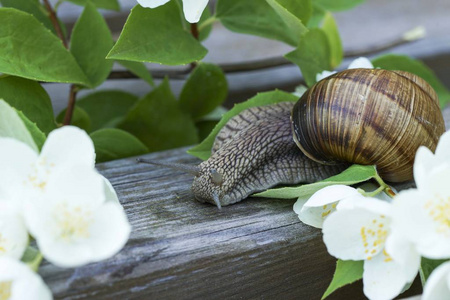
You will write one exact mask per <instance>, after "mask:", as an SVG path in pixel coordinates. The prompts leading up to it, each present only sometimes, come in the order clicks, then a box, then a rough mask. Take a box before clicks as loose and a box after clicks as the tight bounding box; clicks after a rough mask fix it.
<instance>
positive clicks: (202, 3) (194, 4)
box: [137, 0, 208, 23]
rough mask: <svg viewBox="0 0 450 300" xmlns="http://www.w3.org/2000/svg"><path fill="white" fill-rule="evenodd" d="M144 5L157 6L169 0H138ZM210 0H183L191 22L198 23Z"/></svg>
mask: <svg viewBox="0 0 450 300" xmlns="http://www.w3.org/2000/svg"><path fill="white" fill-rule="evenodd" d="M137 2H138V3H139V4H140V5H141V6H142V7H150V8H155V7H158V6H160V5H163V4H166V3H167V2H169V0H137ZM207 4H208V0H183V12H184V17H185V18H186V20H187V21H188V22H189V23H197V22H198V21H199V20H200V17H201V16H202V13H203V11H204V10H205V7H206V5H207Z"/></svg>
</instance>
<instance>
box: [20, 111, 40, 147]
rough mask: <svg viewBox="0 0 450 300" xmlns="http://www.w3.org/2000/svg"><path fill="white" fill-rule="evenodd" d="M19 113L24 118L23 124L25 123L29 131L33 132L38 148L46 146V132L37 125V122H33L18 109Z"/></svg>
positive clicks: (32, 135)
mask: <svg viewBox="0 0 450 300" xmlns="http://www.w3.org/2000/svg"><path fill="white" fill-rule="evenodd" d="M17 115H18V116H19V117H20V119H21V120H22V122H23V124H25V127H26V128H27V130H28V132H29V133H30V134H31V137H32V138H33V141H34V143H35V144H36V146H37V148H38V149H39V150H41V149H42V146H44V143H45V140H46V138H47V137H46V136H45V134H44V133H43V132H42V131H41V130H40V129H39V128H38V127H37V125H36V123H33V122H32V121H30V119H28V118H27V117H26V116H25V115H24V114H23V112H21V111H17Z"/></svg>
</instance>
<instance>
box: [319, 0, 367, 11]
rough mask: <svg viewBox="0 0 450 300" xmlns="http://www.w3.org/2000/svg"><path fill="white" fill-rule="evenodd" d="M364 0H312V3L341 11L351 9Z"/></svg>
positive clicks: (326, 8)
mask: <svg viewBox="0 0 450 300" xmlns="http://www.w3.org/2000/svg"><path fill="white" fill-rule="evenodd" d="M364 1H365V0H314V4H317V5H319V6H321V7H322V8H324V9H325V10H330V11H341V10H347V9H351V8H353V7H355V6H357V5H359V4H361V3H363V2H364Z"/></svg>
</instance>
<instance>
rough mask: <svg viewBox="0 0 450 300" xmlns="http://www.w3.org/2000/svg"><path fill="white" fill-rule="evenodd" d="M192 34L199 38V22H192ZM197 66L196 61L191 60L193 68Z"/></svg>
mask: <svg viewBox="0 0 450 300" xmlns="http://www.w3.org/2000/svg"><path fill="white" fill-rule="evenodd" d="M191 34H192V36H193V37H194V38H195V39H196V40H198V34H199V33H198V26H197V23H191ZM196 66H197V62H196V61H193V62H191V70H192V69H194V68H195V67H196Z"/></svg>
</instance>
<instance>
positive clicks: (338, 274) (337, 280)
mask: <svg viewBox="0 0 450 300" xmlns="http://www.w3.org/2000/svg"><path fill="white" fill-rule="evenodd" d="M363 267H364V261H362V260H359V261H353V260H340V259H338V261H337V263H336V270H335V271H334V275H333V280H332V281H331V283H330V285H329V286H328V288H327V290H326V291H325V293H324V294H323V296H322V300H323V299H325V298H326V297H328V296H329V295H330V294H331V293H333V292H334V291H336V290H337V289H338V288H341V287H343V286H344V285H347V284H350V283H353V282H355V281H357V280H360V279H361V278H362V275H363V271H364V270H363Z"/></svg>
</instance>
